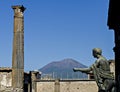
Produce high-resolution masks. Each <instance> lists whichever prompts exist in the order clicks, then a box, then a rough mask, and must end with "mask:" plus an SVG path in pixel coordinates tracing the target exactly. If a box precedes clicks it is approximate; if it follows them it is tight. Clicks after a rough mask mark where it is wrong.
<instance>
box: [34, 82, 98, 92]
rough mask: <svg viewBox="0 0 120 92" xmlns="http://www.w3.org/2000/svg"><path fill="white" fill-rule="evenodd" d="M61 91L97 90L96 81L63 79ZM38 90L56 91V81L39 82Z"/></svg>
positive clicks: (88, 91)
mask: <svg viewBox="0 0 120 92" xmlns="http://www.w3.org/2000/svg"><path fill="white" fill-rule="evenodd" d="M59 86H60V90H59V92H97V90H98V88H97V85H96V82H95V81H87V80H86V81H85V80H84V81H82V80H80V81H79V80H78V81H62V82H60V85H59ZM36 88H37V92H55V82H53V81H52V82H50V81H48V82H37V83H36Z"/></svg>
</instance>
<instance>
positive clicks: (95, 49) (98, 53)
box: [92, 48, 102, 58]
mask: <svg viewBox="0 0 120 92" xmlns="http://www.w3.org/2000/svg"><path fill="white" fill-rule="evenodd" d="M92 51H93V52H92V53H93V56H94V57H95V58H98V56H100V55H102V50H101V49H100V48H93V50H92Z"/></svg>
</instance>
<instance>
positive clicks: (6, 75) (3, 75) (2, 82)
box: [0, 67, 12, 92]
mask: <svg viewBox="0 0 120 92" xmlns="http://www.w3.org/2000/svg"><path fill="white" fill-rule="evenodd" d="M11 73H12V69H11V68H4V67H2V68H0V92H4V90H6V89H9V88H11V86H12V74H11Z"/></svg>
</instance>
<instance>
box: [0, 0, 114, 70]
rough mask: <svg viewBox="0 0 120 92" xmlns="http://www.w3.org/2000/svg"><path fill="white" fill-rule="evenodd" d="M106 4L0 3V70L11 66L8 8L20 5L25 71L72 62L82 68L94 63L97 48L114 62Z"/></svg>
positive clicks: (60, 0)
mask: <svg viewBox="0 0 120 92" xmlns="http://www.w3.org/2000/svg"><path fill="white" fill-rule="evenodd" d="M108 4H109V1H108V0H92V1H91V0H1V1H0V20H1V21H0V67H3V66H4V67H11V65H12V43H13V15H14V12H13V10H12V8H11V6H12V5H24V7H26V8H27V9H26V10H25V12H24V37H25V38H24V40H25V43H24V47H25V48H24V50H25V51H24V52H25V53H24V56H25V59H24V61H25V71H28V70H34V69H39V68H41V67H43V66H44V65H46V64H48V63H50V62H51V61H59V60H62V59H65V58H72V59H75V60H77V61H79V62H81V63H82V64H84V65H87V66H89V65H91V64H92V63H93V62H94V60H95V59H94V58H93V57H92V54H91V50H92V49H93V48H94V47H99V48H101V49H102V50H103V55H104V56H105V57H106V58H107V59H113V58H114V52H113V50H112V49H113V47H114V32H113V30H109V29H108V26H107V14H108Z"/></svg>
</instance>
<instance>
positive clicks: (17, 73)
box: [12, 6, 25, 92]
mask: <svg viewBox="0 0 120 92" xmlns="http://www.w3.org/2000/svg"><path fill="white" fill-rule="evenodd" d="M12 8H13V10H14V38H13V55H12V87H13V88H14V89H15V90H17V91H16V92H23V84H24V16H23V13H24V10H25V8H24V7H23V6H12Z"/></svg>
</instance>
